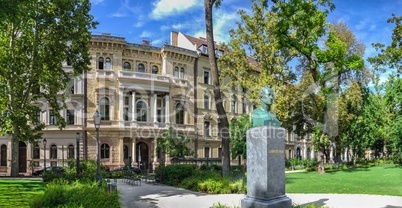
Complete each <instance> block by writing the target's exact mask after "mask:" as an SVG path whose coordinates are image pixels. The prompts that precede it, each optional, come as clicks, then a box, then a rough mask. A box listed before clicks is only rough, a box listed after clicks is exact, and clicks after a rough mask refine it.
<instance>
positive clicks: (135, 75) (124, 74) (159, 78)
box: [119, 71, 170, 83]
mask: <svg viewBox="0 0 402 208" xmlns="http://www.w3.org/2000/svg"><path fill="white" fill-rule="evenodd" d="M119 79H123V80H124V79H129V80H130V81H134V80H135V81H140V82H141V81H146V82H147V83H149V81H154V82H161V83H170V79H169V77H168V76H163V75H159V74H148V73H142V72H131V71H119Z"/></svg>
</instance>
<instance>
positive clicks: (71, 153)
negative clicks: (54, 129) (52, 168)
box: [67, 144, 74, 159]
mask: <svg viewBox="0 0 402 208" xmlns="http://www.w3.org/2000/svg"><path fill="white" fill-rule="evenodd" d="M73 158H74V146H73V145H72V144H70V145H68V149H67V159H73Z"/></svg>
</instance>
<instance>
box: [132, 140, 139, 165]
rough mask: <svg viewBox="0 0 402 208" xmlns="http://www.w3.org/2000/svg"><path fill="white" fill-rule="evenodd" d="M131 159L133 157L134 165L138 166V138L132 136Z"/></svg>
mask: <svg viewBox="0 0 402 208" xmlns="http://www.w3.org/2000/svg"><path fill="white" fill-rule="evenodd" d="M131 139H132V140H131V141H132V142H131V159H132V164H131V165H132V166H133V167H138V164H137V155H136V154H137V151H136V150H137V149H136V144H137V138H131Z"/></svg>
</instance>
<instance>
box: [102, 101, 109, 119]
mask: <svg viewBox="0 0 402 208" xmlns="http://www.w3.org/2000/svg"><path fill="white" fill-rule="evenodd" d="M99 106H100V114H101V120H109V119H110V117H109V107H110V105H109V99H108V98H101V99H100V100H99Z"/></svg>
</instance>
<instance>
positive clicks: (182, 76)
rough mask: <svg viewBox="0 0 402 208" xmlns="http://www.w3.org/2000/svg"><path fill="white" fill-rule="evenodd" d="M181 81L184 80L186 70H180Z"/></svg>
mask: <svg viewBox="0 0 402 208" xmlns="http://www.w3.org/2000/svg"><path fill="white" fill-rule="evenodd" d="M180 79H184V68H181V69H180Z"/></svg>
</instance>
